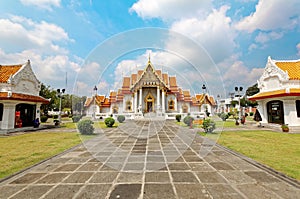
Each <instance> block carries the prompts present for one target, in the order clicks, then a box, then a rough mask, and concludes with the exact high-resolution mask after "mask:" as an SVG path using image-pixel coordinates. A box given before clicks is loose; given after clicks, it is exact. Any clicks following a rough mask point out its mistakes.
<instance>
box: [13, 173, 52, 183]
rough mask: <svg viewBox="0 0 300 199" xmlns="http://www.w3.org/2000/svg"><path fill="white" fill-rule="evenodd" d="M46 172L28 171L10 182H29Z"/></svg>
mask: <svg viewBox="0 0 300 199" xmlns="http://www.w3.org/2000/svg"><path fill="white" fill-rule="evenodd" d="M45 175H46V173H27V174H25V175H24V176H21V177H19V178H17V179H16V180H14V181H12V182H11V183H10V184H29V183H33V182H34V181H36V180H38V179H40V178H41V177H43V176H45Z"/></svg>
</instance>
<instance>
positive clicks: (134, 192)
mask: <svg viewBox="0 0 300 199" xmlns="http://www.w3.org/2000/svg"><path fill="white" fill-rule="evenodd" d="M141 187H142V185H141V184H117V185H116V186H115V188H114V190H113V191H112V192H111V194H110V196H109V198H110V199H116V198H130V199H137V198H139V196H140V195H141Z"/></svg>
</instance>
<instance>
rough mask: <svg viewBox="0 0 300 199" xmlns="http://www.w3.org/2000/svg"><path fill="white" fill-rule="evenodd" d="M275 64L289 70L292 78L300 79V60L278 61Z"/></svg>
mask: <svg viewBox="0 0 300 199" xmlns="http://www.w3.org/2000/svg"><path fill="white" fill-rule="evenodd" d="M275 64H276V66H278V68H280V69H281V70H283V71H287V73H288V75H289V77H290V79H291V80H300V61H293V62H287V61H283V62H279V61H278V62H276V63H275Z"/></svg>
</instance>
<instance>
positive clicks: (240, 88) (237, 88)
mask: <svg viewBox="0 0 300 199" xmlns="http://www.w3.org/2000/svg"><path fill="white" fill-rule="evenodd" d="M234 89H235V91H236V92H238V97H239V119H241V99H240V92H242V91H243V87H241V86H240V87H237V86H236V87H235V88H234Z"/></svg>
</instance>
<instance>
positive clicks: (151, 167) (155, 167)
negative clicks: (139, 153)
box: [146, 162, 168, 171]
mask: <svg viewBox="0 0 300 199" xmlns="http://www.w3.org/2000/svg"><path fill="white" fill-rule="evenodd" d="M167 170H168V168H167V166H166V163H164V162H161V163H151V162H147V164H146V171H167Z"/></svg>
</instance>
